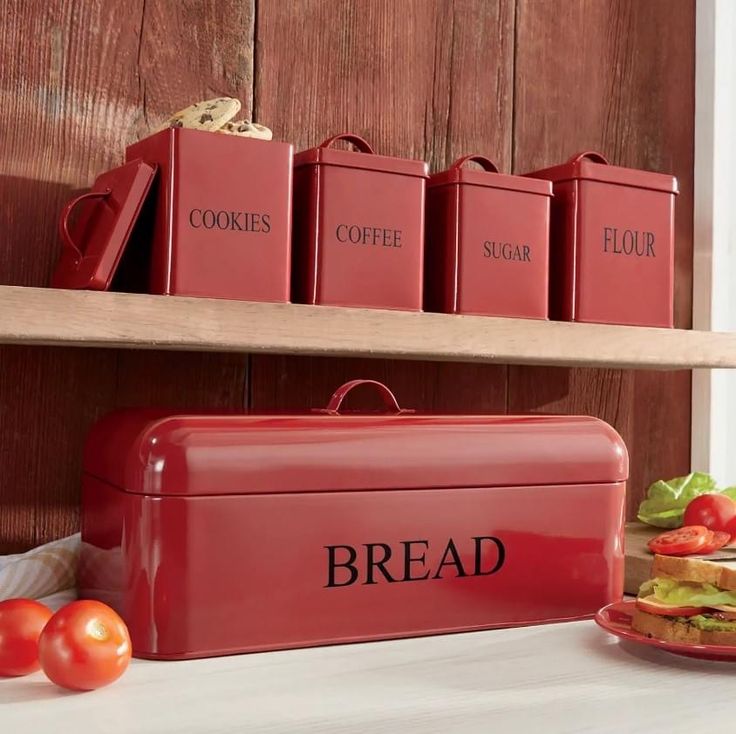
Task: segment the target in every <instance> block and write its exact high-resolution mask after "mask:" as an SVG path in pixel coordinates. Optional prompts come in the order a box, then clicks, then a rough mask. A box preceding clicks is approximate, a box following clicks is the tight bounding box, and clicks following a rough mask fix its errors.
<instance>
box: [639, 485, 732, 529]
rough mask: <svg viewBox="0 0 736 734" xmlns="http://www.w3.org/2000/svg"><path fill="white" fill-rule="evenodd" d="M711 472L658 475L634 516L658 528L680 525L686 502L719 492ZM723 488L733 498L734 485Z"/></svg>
mask: <svg viewBox="0 0 736 734" xmlns="http://www.w3.org/2000/svg"><path fill="white" fill-rule="evenodd" d="M720 491H721V490H719V489H718V486H717V484H716V481H715V479H713V477H711V476H710V474H704V473H703V472H692V473H691V474H688V475H687V476H684V477H675V478H674V479H669V480H664V479H660V480H659V481H658V482H654V484H652V485H651V486H650V487H649V489H648V490H647V496H646V499H645V500H643V501H642V503H641V504H640V505H639V512H638V514H637V517H638V518H639V520H641V521H642V522H645V523H647V524H648V525H654V526H656V527H658V528H679V527H680V526H681V525H682V516H683V515H684V514H685V508H686V507H687V504H688V502H690V500H692V499H694V498H695V497H697V496H699V495H701V494H706V493H707V492H720ZM723 492H724V493H725V494H728V496H729V497H731V498H732V499H736V487H729V488H728V489H724V490H723Z"/></svg>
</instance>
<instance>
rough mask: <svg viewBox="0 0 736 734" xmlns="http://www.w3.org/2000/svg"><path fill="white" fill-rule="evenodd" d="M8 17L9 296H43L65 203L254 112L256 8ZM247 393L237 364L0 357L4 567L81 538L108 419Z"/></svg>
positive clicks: (3, 249) (12, 352) (93, 10)
mask: <svg viewBox="0 0 736 734" xmlns="http://www.w3.org/2000/svg"><path fill="white" fill-rule="evenodd" d="M0 10H1V11H2V17H3V19H4V20H3V23H2V25H1V26H0V58H2V59H3V63H2V66H1V67H0V101H1V102H2V104H0V140H2V158H1V159H0V232H1V233H2V235H0V283H3V284H14V285H26V286H40V285H45V284H46V283H47V282H48V278H49V275H50V273H51V271H52V269H53V266H54V262H55V260H56V257H57V254H58V244H57V238H56V221H57V217H58V214H59V212H60V210H61V207H62V205H63V203H64V202H65V201H66V200H67V199H68V198H69V197H70V196H71V193H72V191H76V190H78V189H80V188H84V187H86V186H88V185H89V184H90V183H91V181H92V180H93V178H94V177H95V175H97V174H98V173H100V172H101V171H103V170H105V169H107V168H110V167H112V166H114V165H118V164H119V163H121V162H122V160H123V153H124V147H125V145H126V144H127V143H128V142H131V141H133V140H135V139H137V138H138V137H140V136H141V135H144V134H146V132H147V130H148V129H149V126H150V125H152V124H155V123H157V122H159V121H160V120H161V119H162V118H164V117H166V116H167V115H168V114H170V113H171V112H172V111H174V110H176V109H178V108H180V107H182V106H184V105H187V104H190V103H191V102H192V101H195V100H197V99H201V98H205V97H211V96H214V95H219V94H232V95H234V96H238V97H239V98H240V99H241V100H242V101H243V103H244V113H245V114H248V113H249V112H250V107H251V101H252V49H253V20H254V13H253V2H252V0H226V1H220V0H198V1H196V2H193V1H188V2H167V1H166V0H147V1H146V2H144V1H143V0H131V2H129V3H108V2H104V0H90V1H89V2H83V3H78V2H73V1H72V0H53V1H51V2H41V0H29V1H28V2H22V1H21V0H3V2H2V3H0ZM31 29H32V30H31ZM184 48H186V49H187V53H184V52H183V49H184ZM245 378H246V360H245V358H243V357H238V356H234V355H229V356H221V355H203V354H181V355H173V354H167V353H164V354H162V355H156V354H153V353H149V354H129V353H128V352H127V351H121V352H119V351H114V350H94V351H92V350H90V351H89V352H87V351H86V350H85V351H84V352H81V351H78V350H70V349H51V350H37V349H27V348H17V347H12V348H11V347H0V504H1V505H2V512H0V553H3V552H12V551H15V550H22V549H24V548H26V547H29V546H32V545H35V544H37V543H41V542H45V541H46V540H50V539H51V538H53V537H58V536H60V535H64V534H67V533H69V532H72V531H74V529H75V528H76V527H77V513H78V504H79V499H78V498H79V490H78V487H79V475H80V459H81V450H82V445H83V441H84V435H85V433H86V431H87V429H88V427H89V425H90V423H91V422H92V421H93V420H94V419H95V418H97V417H98V416H99V415H101V414H103V413H105V412H107V411H108V410H109V409H111V408H113V407H115V406H117V405H125V404H140V403H149V404H150V403H156V402H161V403H166V404H174V403H179V404H187V403H189V404H192V405H195V406H198V405H211V404H215V405H221V406H228V407H237V406H241V405H242V404H243V399H244V394H245Z"/></svg>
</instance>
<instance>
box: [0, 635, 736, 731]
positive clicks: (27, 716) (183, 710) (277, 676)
mask: <svg viewBox="0 0 736 734" xmlns="http://www.w3.org/2000/svg"><path fill="white" fill-rule="evenodd" d="M735 701H736V663H719V662H707V661H699V660H693V659H689V658H682V657H678V656H675V655H670V654H668V653H664V652H661V651H658V650H653V649H650V648H643V647H639V646H634V645H632V644H631V643H624V644H621V643H619V642H618V641H617V640H616V639H615V638H613V637H611V636H609V635H608V634H606V633H605V632H603V631H602V630H600V629H599V628H598V627H596V625H595V624H594V623H593V622H573V623H567V624H556V625H547V626H541V627H526V628H521V629H508V630H494V631H490V632H476V633H470V634H461V635H447V636H442V637H430V638H422V639H413V640H399V641H393V642H375V643H369V644H363V645H341V646H337V647H328V648H316V649H311V650H294V651H287V652H276V653H263V654H257V655H239V656H233V657H225V658H214V659H209V660H194V661H185V662H171V663H168V662H149V661H142V660H134V661H133V662H132V664H131V666H130V668H129V669H128V671H127V673H126V674H125V675H124V676H123V677H122V678H121V679H120V680H119V681H117V682H116V683H114V684H113V685H112V686H109V687H108V688H103V689H100V690H99V691H94V692H91V693H81V694H74V693H66V692H64V691H61V690H60V689H58V688H56V687H55V686H53V685H52V684H51V683H49V682H48V681H47V680H46V679H45V678H44V677H43V674H41V673H36V674H34V675H32V676H28V677H26V678H19V679H1V678H0V731H2V732H3V733H4V732H9V733H10V732H12V733H13V734H16V733H17V734H35V733H36V732H43V733H44V734H48V732H56V731H65V732H66V731H69V732H76V734H80V733H81V732H95V734H108V733H110V734H111V733H113V732H121V733H123V732H124V733H125V734H148V733H149V732H172V733H173V732H175V733H176V734H189V733H193V732H217V733H218V734H227V733H229V732H238V733H239V734H240V733H241V732H248V733H249V734H250V733H252V732H312V733H314V734H317V733H319V734H328V733H329V732H351V733H352V732H386V733H387V734H389V733H390V734H406V733H411V732H422V733H425V732H442V733H443V734H445V733H452V734H455V733H462V732H494V733H496V732H497V733H498V734H509V733H515V732H535V733H536V732H539V733H540V734H542V733H543V734H553V733H554V732H565V733H566V734H572V733H573V732H615V733H616V734H629V733H630V732H637V731H645V730H646V731H647V732H650V733H654V732H664V731H666V732H667V733H668V734H673V733H675V732H687V734H692V733H693V732H703V731H706V732H708V731H713V732H716V731H727V730H728V729H730V728H731V727H732V725H733V721H734V712H735V711H736V709H735V708H734V706H736V703H735Z"/></svg>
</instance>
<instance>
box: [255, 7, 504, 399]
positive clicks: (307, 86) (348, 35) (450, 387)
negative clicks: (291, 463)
mask: <svg viewBox="0 0 736 734" xmlns="http://www.w3.org/2000/svg"><path fill="white" fill-rule="evenodd" d="M513 12H514V0H492V1H491V0H457V1H455V2H444V1H443V2H440V1H437V0H432V1H431V2H427V1H426V0H402V2H401V3H396V2H394V1H393V0H378V1H375V0H370V1H369V0H357V1H355V2H354V1H352V0H298V1H296V2H289V3H283V2H279V1H278V0H261V1H260V2H259V3H258V24H257V30H256V65H255V103H254V115H255V118H256V119H257V120H258V121H260V122H262V123H264V124H266V125H269V126H271V127H273V129H274V132H275V136H276V137H277V138H279V139H283V140H289V141H293V142H294V144H295V147H296V150H302V149H304V148H307V147H311V146H314V145H317V144H318V143H320V142H321V141H322V140H323V139H325V138H327V137H328V136H330V135H332V134H334V133H337V132H344V131H351V132H354V133H358V134H359V135H362V136H364V137H365V138H367V139H368V140H369V141H370V142H371V143H372V144H373V146H374V148H375V149H376V151H378V152H379V153H384V154H387V155H396V156H403V157H408V158H420V159H425V160H427V161H429V164H430V168H431V169H432V170H439V169H442V168H445V167H447V166H448V165H449V164H450V163H452V161H454V160H455V159H456V158H458V157H460V156H461V155H463V154H465V153H470V152H479V153H484V154H486V155H488V156H489V157H491V158H493V159H494V160H496V162H497V163H498V165H499V166H500V168H501V169H502V170H508V169H509V167H510V165H511V116H512V107H511V93H512V61H513ZM251 364H252V369H251V376H252V382H251V386H250V388H251V400H252V405H253V407H254V408H256V409H260V410H264V409H269V408H276V407H287V406H301V405H320V404H321V403H322V402H323V401H324V399H325V392H327V393H328V394H329V393H330V392H331V391H332V390H333V389H334V388H336V387H337V386H338V385H339V384H340V383H341V382H344V381H345V379H346V378H347V377H356V376H357V377H365V376H370V375H372V376H382V377H384V379H386V380H387V381H388V382H389V384H391V385H392V386H394V387H397V390H399V392H401V393H402V394H403V395H406V396H407V399H408V400H409V401H410V402H411V403H412V404H413V405H414V407H416V408H420V409H425V410H428V409H432V408H434V407H437V406H443V407H444V408H446V409H448V410H450V409H451V410H455V411H458V412H467V411H471V410H474V411H484V412H503V411H504V410H505V406H506V371H507V370H506V367H488V366H486V367H467V366H463V365H444V366H442V367H438V366H434V365H426V364H418V365H404V364H397V363H384V364H375V363H365V362H350V363H346V362H340V361H337V360H332V361H325V360H310V359H309V358H298V359H296V358H292V359H289V358H283V357H254V358H253V359H252V363H251ZM305 375H307V376H308V378H306V379H305Z"/></svg>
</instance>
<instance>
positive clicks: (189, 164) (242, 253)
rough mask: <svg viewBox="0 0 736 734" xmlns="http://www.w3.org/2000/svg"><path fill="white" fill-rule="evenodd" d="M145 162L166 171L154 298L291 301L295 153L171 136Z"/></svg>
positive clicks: (148, 151) (150, 143)
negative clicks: (160, 294) (292, 206)
mask: <svg viewBox="0 0 736 734" xmlns="http://www.w3.org/2000/svg"><path fill="white" fill-rule="evenodd" d="M137 158H140V159H142V160H144V161H146V162H147V163H151V164H155V165H157V166H158V176H157V180H156V182H155V183H154V189H155V191H154V193H153V195H154V196H155V197H156V206H155V216H154V223H153V234H152V249H151V271H150V291H151V293H163V294H167V295H181V296H204V297H211V298H231V299H236V300H246V301H281V302H284V301H288V300H289V290H290V261H291V195H292V163H293V149H292V146H291V145H290V144H288V143H278V142H273V141H263V140H253V139H250V138H243V137H239V136H236V135H222V134H218V133H212V132H206V131H201V130H190V129H184V128H169V129H166V130H164V131H162V132H159V133H156V134H155V135H151V136H150V137H148V138H145V139H144V140H141V141H139V142H137V143H135V144H133V145H130V146H128V148H127V150H126V160H132V159H137Z"/></svg>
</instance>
